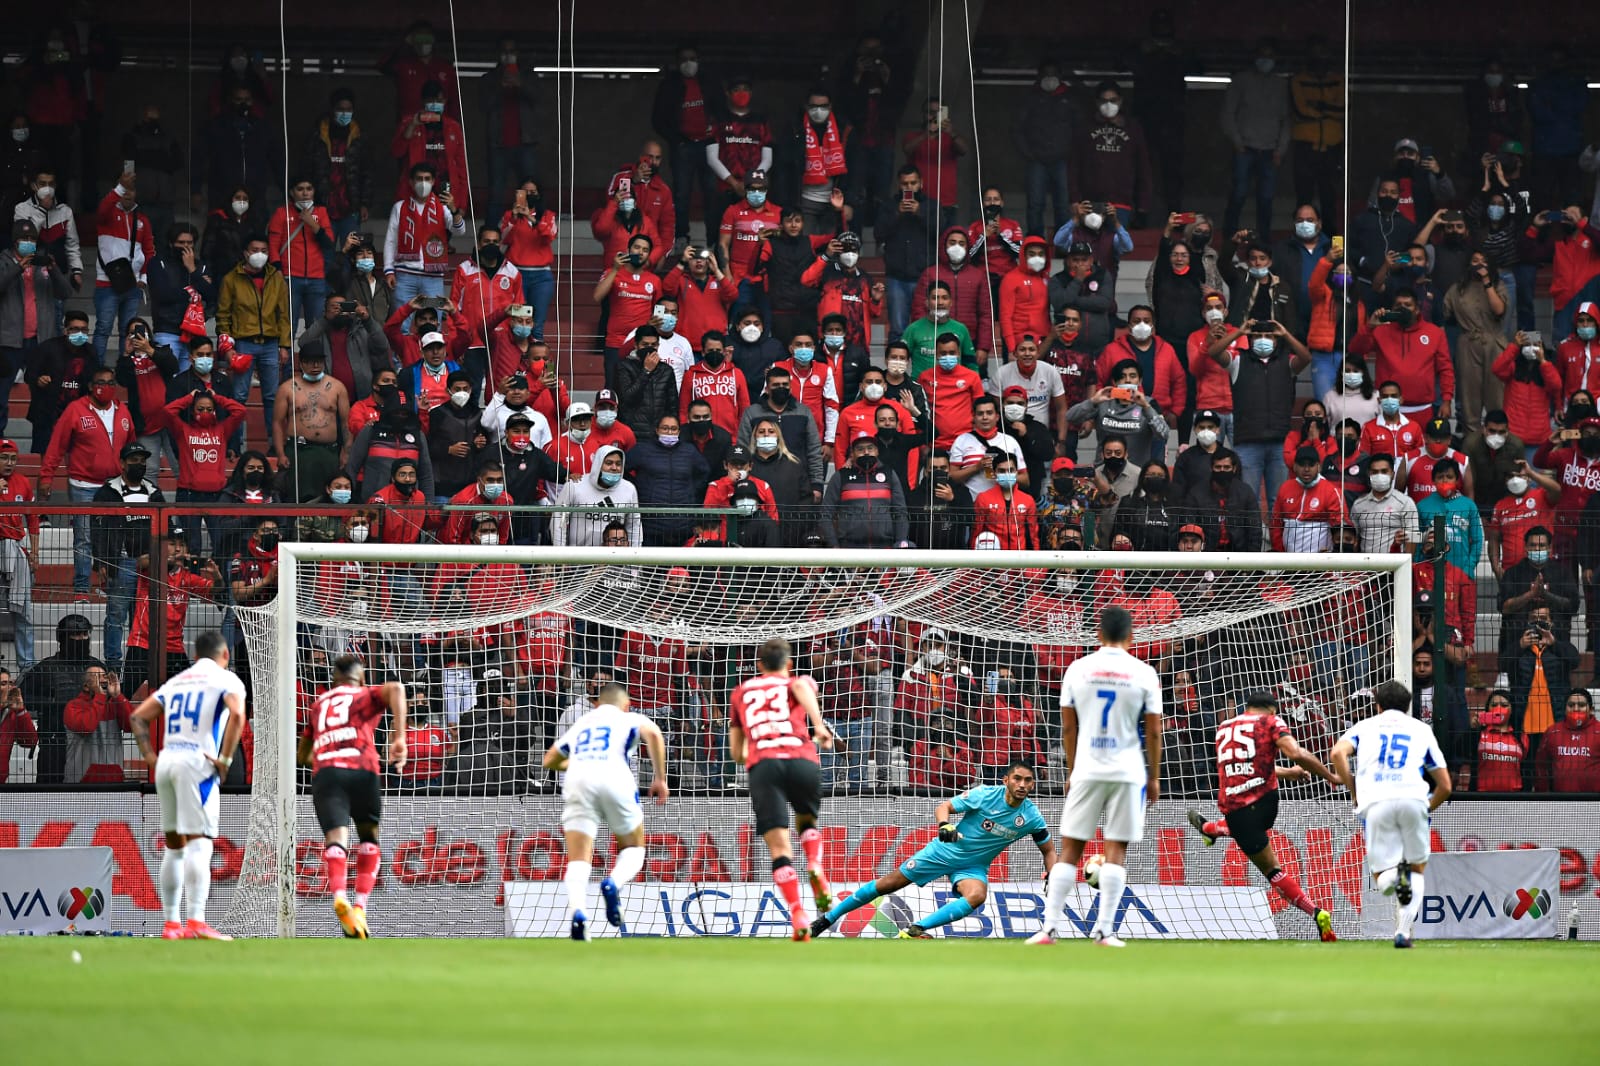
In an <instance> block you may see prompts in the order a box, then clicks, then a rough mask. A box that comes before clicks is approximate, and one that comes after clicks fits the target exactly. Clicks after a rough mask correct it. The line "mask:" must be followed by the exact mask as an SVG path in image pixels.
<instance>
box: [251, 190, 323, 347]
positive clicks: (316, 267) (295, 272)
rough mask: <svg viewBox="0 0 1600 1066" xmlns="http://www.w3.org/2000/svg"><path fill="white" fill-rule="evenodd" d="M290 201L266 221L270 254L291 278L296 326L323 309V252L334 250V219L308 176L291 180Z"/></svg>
mask: <svg viewBox="0 0 1600 1066" xmlns="http://www.w3.org/2000/svg"><path fill="white" fill-rule="evenodd" d="M289 197H290V202H289V203H288V204H285V205H284V206H282V207H280V208H278V209H277V210H276V211H274V212H273V214H272V220H271V221H270V222H269V223H268V224H267V254H268V256H269V258H270V261H271V263H272V265H273V266H274V267H276V268H278V269H279V270H280V271H282V272H283V275H284V277H286V278H288V279H289V325H290V328H291V329H293V328H297V327H298V326H299V324H300V323H301V322H306V323H308V324H309V322H310V321H311V320H312V319H313V318H314V317H315V316H316V315H317V313H318V312H319V311H320V310H321V309H322V306H323V303H324V302H325V301H326V300H327V297H328V280H327V275H326V272H325V270H324V267H323V257H324V255H327V254H331V253H332V252H333V250H334V243H333V220H332V219H331V218H330V217H329V216H328V209H327V208H326V207H323V206H322V205H320V204H318V203H317V202H316V184H315V183H314V182H313V181H312V180H311V179H310V177H308V176H298V177H294V178H291V179H290V181H289Z"/></svg>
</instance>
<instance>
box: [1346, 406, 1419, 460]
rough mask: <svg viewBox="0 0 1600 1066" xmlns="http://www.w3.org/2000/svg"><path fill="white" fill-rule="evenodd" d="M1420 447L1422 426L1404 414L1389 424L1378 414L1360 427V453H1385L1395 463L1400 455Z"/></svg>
mask: <svg viewBox="0 0 1600 1066" xmlns="http://www.w3.org/2000/svg"><path fill="white" fill-rule="evenodd" d="M1420 447H1422V427H1421V426H1420V425H1418V424H1417V423H1415V422H1413V421H1411V419H1409V418H1407V417H1406V416H1405V415H1401V416H1400V424H1399V425H1397V426H1391V425H1389V424H1388V423H1387V422H1385V421H1384V420H1383V415H1381V414H1380V415H1378V417H1377V418H1374V419H1373V420H1372V421H1371V422H1368V423H1366V424H1365V425H1363V426H1362V427H1361V454H1362V455H1387V456H1390V457H1391V458H1393V459H1394V460H1395V461H1396V462H1397V463H1398V461H1399V459H1400V457H1401V456H1402V455H1405V454H1406V453H1407V452H1412V451H1415V450H1416V449H1418V448H1420Z"/></svg>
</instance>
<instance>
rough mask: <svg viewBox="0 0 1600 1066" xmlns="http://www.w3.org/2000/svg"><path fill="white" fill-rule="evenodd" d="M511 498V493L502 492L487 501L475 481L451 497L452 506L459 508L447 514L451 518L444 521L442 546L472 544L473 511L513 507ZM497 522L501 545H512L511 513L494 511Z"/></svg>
mask: <svg viewBox="0 0 1600 1066" xmlns="http://www.w3.org/2000/svg"><path fill="white" fill-rule="evenodd" d="M516 502H517V501H516V500H513V499H512V498H511V493H509V492H502V493H500V495H499V497H498V498H496V499H493V500H490V499H487V498H486V497H485V496H484V495H483V493H482V492H479V491H478V483H477V482H476V481H474V482H473V483H472V484H470V485H468V486H467V487H466V488H464V489H462V490H461V491H460V492H458V493H456V494H455V495H454V496H452V497H450V506H451V507H453V508H457V510H451V511H448V512H446V513H447V514H448V515H449V517H448V518H446V519H445V520H444V531H443V532H442V533H440V534H439V543H440V544H471V543H472V540H471V537H472V513H473V511H472V509H473V508H475V507H483V508H490V507H511V506H514V505H515V504H516ZM490 513H492V514H493V515H494V517H495V521H496V522H497V523H498V524H499V527H500V543H501V544H510V543H511V514H510V512H509V511H493V512H490Z"/></svg>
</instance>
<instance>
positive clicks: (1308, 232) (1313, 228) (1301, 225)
mask: <svg viewBox="0 0 1600 1066" xmlns="http://www.w3.org/2000/svg"><path fill="white" fill-rule="evenodd" d="M1294 235H1295V236H1296V237H1299V238H1300V239H1301V240H1303V241H1309V240H1310V239H1311V238H1313V237H1315V236H1316V235H1317V224H1316V223H1315V222H1311V221H1308V220H1302V221H1300V222H1296V223H1295V224H1294Z"/></svg>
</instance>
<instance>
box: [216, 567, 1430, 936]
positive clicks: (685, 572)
mask: <svg viewBox="0 0 1600 1066" xmlns="http://www.w3.org/2000/svg"><path fill="white" fill-rule="evenodd" d="M1409 585H1410V572H1409V564H1408V562H1407V560H1406V559H1405V558H1404V557H1400V556H1363V555H1221V554H1183V553H1172V554H1151V553H1133V552H1060V553H1019V552H1000V551H988V552H919V551H863V552H849V551H833V550H793V551H790V550H773V551H742V550H739V549H721V548H710V549H649V548H646V549H631V550H630V549H605V548H595V549H573V548H565V549H556V548H514V547H443V546H438V545H432V546H429V545H419V546H414V547H398V546H385V545H351V544H318V545H309V544H297V545H283V546H282V547H281V549H280V562H279V590H280V591H279V597H278V599H277V600H275V601H273V602H272V603H269V604H266V605H265V606H262V607H257V608H240V609H238V616H239V621H240V625H241V628H242V629H243V632H244V634H245V638H246V641H245V654H244V656H243V657H242V660H243V661H242V662H240V663H239V668H240V670H241V672H242V673H244V674H246V675H247V681H248V683H249V685H250V688H251V697H252V698H251V706H252V708H253V716H254V720H253V728H254V738H255V751H254V766H253V782H252V792H251V795H250V797H249V802H248V809H247V810H246V809H244V806H243V805H242V804H241V806H240V807H239V808H238V809H237V810H236V811H235V812H234V813H233V814H232V815H230V814H229V813H228V812H226V811H225V820H226V819H227V818H229V817H235V818H238V819H246V820H247V823H248V824H247V825H242V826H235V827H234V830H233V831H234V832H236V833H241V832H242V833H246V834H247V844H246V850H245V856H244V861H243V867H242V870H241V873H240V878H239V881H238V884H237V886H236V888H235V889H234V892H233V894H232V898H231V901H230V903H229V906H228V908H227V916H226V919H225V924H226V925H227V926H228V927H229V928H230V929H231V931H234V932H239V933H246V934H252V935H288V934H295V933H298V934H300V935H337V934H338V932H339V927H338V923H337V922H336V920H335V919H334V916H333V914H332V911H331V909H330V907H329V900H328V894H327V890H326V885H325V884H324V883H323V876H322V861H321V853H322V834H321V832H320V830H319V828H318V826H317V824H316V819H315V817H314V816H313V812H312V808H311V801H310V777H309V772H308V771H306V770H305V769H302V768H299V767H297V766H296V764H295V742H296V739H297V736H298V734H299V733H300V732H301V731H302V730H303V728H304V727H305V724H306V722H307V719H308V715H309V713H310V708H311V704H312V701H313V700H314V699H315V697H316V696H317V695H319V694H320V693H322V692H323V691H325V690H326V689H327V688H328V687H330V685H331V683H332V678H331V672H330V668H331V663H332V662H333V661H334V660H336V659H337V658H339V657H340V656H341V655H344V654H347V653H355V654H358V655H360V656H361V657H362V659H363V660H364V662H365V664H366V681H367V683H368V684H377V683H380V682H383V681H400V682H402V683H403V684H404V685H405V686H406V690H407V693H408V698H409V702H410V722H409V723H408V728H407V743H408V748H409V757H408V760H407V763H406V765H405V766H404V768H403V769H402V770H400V771H399V772H393V771H392V770H390V769H388V768H386V769H385V772H384V774H383V777H382V789H383V818H382V826H381V843H382V846H383V867H382V873H381V877H380V880H379V884H378V888H377V890H376V891H375V892H374V894H373V897H372V902H371V907H370V911H369V921H370V924H371V925H372V928H373V930H374V933H375V935H401V936H406V935H409V936H421V935H477V936H483V935H507V934H510V935H534V936H543V935H564V933H565V931H566V921H565V902H564V897H563V895H562V884H561V879H562V874H563V870H564V866H565V863H564V857H563V842H562V835H561V795H560V789H561V783H560V780H559V777H558V775H556V774H553V773H550V772H547V771H546V770H544V769H543V767H542V765H541V759H542V757H543V754H544V752H545V750H546V749H547V747H548V746H549V745H550V744H551V742H552V740H553V739H554V738H556V737H558V736H559V735H560V734H561V733H562V732H563V731H564V730H565V728H566V726H567V725H568V724H570V723H571V722H572V721H574V720H576V718H577V717H578V716H579V715H581V714H582V713H584V712H585V711H586V710H588V709H589V708H590V707H591V706H592V704H593V699H594V696H595V693H596V690H597V689H598V687H599V686H600V685H601V684H603V683H604V682H606V681H609V680H617V681H621V682H623V683H624V684H625V685H626V686H627V689H628V693H629V697H630V699H631V701H632V708H633V709H634V710H636V711H639V712H641V713H643V714H646V715H649V716H650V717H651V718H653V719H654V720H655V721H656V722H657V723H658V724H659V725H660V726H661V728H662V730H663V731H664V733H665V735H666V739H667V745H668V781H669V784H670V785H671V788H672V797H671V799H670V801H669V802H668V803H667V804H666V805H665V806H655V805H653V804H651V803H649V802H647V803H646V806H645V825H646V830H647V834H648V835H647V841H648V857H647V862H646V866H645V869H644V872H643V874H642V875H641V876H640V878H639V879H638V880H637V881H636V882H634V883H633V884H632V885H629V886H628V887H627V888H626V890H625V894H624V911H625V914H626V917H627V925H628V932H629V933H630V934H632V935H674V936H694V935H787V933H788V928H789V927H788V919H787V915H786V913H785V911H784V909H783V905H782V903H781V901H780V899H779V898H778V897H777V896H776V895H775V894H774V893H773V891H772V890H771V885H770V881H769V878H768V865H767V857H766V853H765V850H764V848H763V844H762V841H761V839H760V838H759V837H758V836H757V835H756V834H755V832H754V828H753V824H752V816H751V811H750V804H749V799H748V796H747V793H746V775H745V771H744V770H743V768H742V767H737V766H734V765H733V764H732V763H731V762H730V761H729V757H728V747H727V732H728V706H727V702H728V696H729V693H730V692H731V691H732V690H733V688H734V687H735V686H737V685H738V684H739V683H740V682H741V681H743V680H745V679H747V678H749V677H750V676H752V675H753V674H754V673H755V672H756V663H755V653H756V649H757V648H758V647H759V645H760V644H761V643H762V642H763V641H765V640H766V639H768V638H770V637H774V636H781V637H785V638H787V639H788V640H789V641H790V642H791V643H792V645H793V649H794V671H795V672H796V673H804V674H808V675H810V676H811V677H812V678H813V679H814V680H815V682H816V686H817V692H818V698H819V704H820V707H821V710H822V712H823V715H824V717H825V718H826V719H827V721H828V723H829V725H830V727H831V728H832V730H833V731H834V733H835V734H836V736H837V738H838V744H837V747H836V750H835V751H834V752H830V753H824V754H823V756H822V772H823V781H824V797H825V798H824V803H823V808H822V816H821V825H822V827H823V830H824V836H825V852H824V854H825V864H826V866H827V869H828V872H829V875H830V876H831V877H832V879H833V881H834V884H835V886H836V887H837V888H840V889H841V890H848V889H849V888H851V887H853V886H854V885H856V884H858V883H860V882H862V881H865V880H870V879H872V878H874V877H877V876H879V875H882V874H884V873H887V872H888V871H890V870H891V869H893V868H894V867H895V866H897V865H898V864H899V863H901V862H903V861H904V860H905V859H906V858H907V857H909V856H910V855H912V854H913V853H914V852H915V851H916V850H917V849H918V848H919V847H921V846H922V845H923V844H924V843H926V842H927V841H928V840H929V839H930V838H931V837H932V836H933V834H934V831H935V830H934V826H933V812H934V808H935V806H936V805H937V803H938V802H939V801H940V799H943V798H947V797H949V796H951V795H954V794H956V793H958V792H961V791H964V790H966V789H968V788H971V787H973V786H974V785H977V784H986V783H996V782H998V781H999V780H1000V778H1001V776H1002V775H1003V773H1004V771H1005V768H1006V766H1007V764H1008V763H1010V762H1011V761H1012V760H1013V759H1023V760H1026V761H1027V762H1029V763H1031V764H1032V765H1033V766H1035V768H1036V770H1037V778H1038V791H1037V793H1036V795H1035V797H1034V798H1035V801H1036V802H1037V803H1038V805H1039V806H1040V808H1041V810H1042V811H1043V813H1044V815H1045V818H1046V820H1047V821H1049V822H1050V824H1051V825H1052V826H1054V824H1055V823H1056V821H1057V820H1058V818H1059V816H1060V808H1061V802H1062V799H1061V794H1062V791H1063V785H1064V783H1065V781H1064V776H1065V775H1064V772H1063V765H1064V764H1063V759H1062V753H1061V715H1060V710H1059V703H1060V682H1061V677H1062V674H1063V672H1064V671H1065V670H1066V668H1067V667H1068V666H1069V665H1070V664H1071V663H1072V662H1073V661H1074V660H1075V659H1077V658H1078V657H1080V656H1082V655H1083V654H1085V653H1087V652H1089V651H1092V650H1093V649H1094V648H1095V647H1096V646H1097V641H1096V636H1095V629H1096V623H1097V620H1098V618H1099V615H1100V612H1101V611H1102V610H1103V609H1104V608H1105V607H1107V606H1121V607H1125V608H1127V609H1128V610H1129V611H1130V612H1131V614H1132V616H1133V619H1134V627H1135V646H1134V648H1133V651H1134V653H1135V654H1137V655H1138V656H1140V657H1141V658H1143V659H1145V660H1147V661H1148V662H1150V663H1151V664H1152V665H1153V666H1155V668H1156V669H1157V671H1158V673H1159V675H1160V677H1161V682H1162V686H1163V705H1164V721H1163V734H1162V736H1163V748H1164V757H1163V770H1162V798H1161V800H1160V801H1159V802H1158V803H1156V804H1155V806H1154V807H1153V809H1152V811H1151V812H1150V816H1149V818H1148V821H1147V827H1146V832H1145V838H1144V840H1143V841H1142V842H1140V843H1138V844H1135V845H1133V846H1132V848H1130V853H1129V860H1128V869H1129V886H1130V887H1129V889H1128V891H1127V893H1126V894H1125V897H1124V902H1123V907H1124V909H1125V910H1126V915H1125V916H1124V917H1123V929H1124V930H1125V931H1126V932H1127V933H1128V935H1132V936H1181V937H1217V938H1233V937H1260V936H1296V937H1300V936H1314V935H1315V929H1314V928H1313V927H1312V926H1311V924H1310V922H1309V921H1307V920H1305V918H1304V916H1302V915H1300V914H1298V912H1294V911H1292V910H1291V911H1288V912H1285V913H1280V912H1279V909H1278V908H1281V906H1282V904H1281V901H1279V900H1278V899H1277V897H1276V896H1274V895H1271V894H1270V893H1267V892H1265V891H1264V890H1263V885H1262V883H1261V881H1260V879H1259V877H1258V876H1256V875H1254V874H1253V873H1252V871H1251V868H1250V865H1249V863H1248V861H1247V860H1246V859H1245V857H1244V856H1243V855H1241V854H1240V853H1239V851H1238V849H1237V848H1236V847H1233V846H1231V845H1229V843H1228V842H1227V841H1226V840H1223V841H1219V842H1218V845H1217V846H1215V847H1209V848H1208V847H1207V846H1206V844H1205V841H1204V840H1203V839H1202V838H1201V837H1200V836H1199V835H1198V834H1197V833H1195V831H1194V830H1193V829H1191V828H1190V827H1189V824H1188V821H1187V818H1186V812H1187V810H1188V809H1189V808H1195V809H1197V810H1199V811H1201V812H1203V813H1204V815H1205V817H1207V818H1214V817H1216V744H1217V742H1216V727H1217V724H1218V723H1219V722H1222V721H1225V720H1227V719H1228V718H1229V717H1231V716H1232V715H1233V714H1235V713H1237V711H1238V710H1239V708H1240V706H1241V704H1242V701H1243V698H1244V696H1245V694H1246V693H1247V692H1249V691H1251V690H1255V689H1268V690H1271V691H1272V692H1273V693H1275V694H1276V696H1277V698H1278V701H1279V706H1280V714H1281V716H1282V717H1283V718H1284V719H1285V720H1286V721H1287V723H1288V724H1289V727H1290V729H1291V730H1292V731H1293V733H1294V735H1295V736H1296V738H1297V739H1298V740H1299V741H1300V743H1301V744H1302V745H1303V746H1305V747H1306V748H1308V749H1310V750H1311V751H1312V752H1314V753H1315V754H1317V755H1319V756H1322V757H1326V755H1327V753H1328V750H1329V748H1330V747H1331V745H1332V743H1333V741H1334V740H1335V739H1336V738H1337V737H1338V736H1339V735H1340V733H1342V732H1343V730H1344V729H1345V728H1346V727H1347V725H1348V724H1349V719H1350V716H1351V713H1352V711H1351V708H1352V707H1353V706H1358V705H1359V703H1360V700H1361V699H1362V698H1363V692H1364V690H1366V689H1369V688H1370V687H1371V686H1372V685H1373V684H1375V683H1377V682H1379V681H1383V680H1386V679H1389V678H1393V677H1400V678H1402V679H1407V678H1408V673H1409V659H1410V647H1409V637H1410V632H1411V622H1410V595H1409ZM1397 589H1400V590H1404V592H1405V594H1404V595H1400V596H1397V595H1396V590H1397ZM1401 635H1403V636H1404V638H1405V639H1397V638H1398V637H1400V636H1401ZM388 728H389V720H388V718H386V719H385V720H384V722H383V723H382V724H381V725H380V728H379V734H378V740H379V749H380V751H381V750H382V749H383V745H384V742H385V739H386V738H385V731H386V730H387V729H388ZM640 772H641V775H642V777H641V780H642V781H643V782H646V783H647V782H648V781H649V774H650V770H649V767H648V765H646V766H643V767H640ZM1281 796H1282V800H1283V803H1282V814H1281V816H1280V818H1279V823H1278V829H1277V832H1276V833H1275V834H1274V837H1273V840H1274V843H1275V845H1276V846H1277V850H1278V853H1279V858H1280V861H1281V862H1282V864H1283V865H1284V867H1285V868H1286V869H1290V871H1291V872H1293V873H1296V874H1297V875H1298V877H1299V879H1300V881H1301V883H1302V884H1303V885H1305V887H1306V889H1307V891H1308V893H1309V894H1310V895H1311V896H1312V897H1313V899H1315V900H1316V901H1317V902H1318V904H1319V905H1321V906H1325V907H1327V908H1328V909H1329V910H1331V911H1332V912H1333V914H1334V917H1335V922H1336V926H1338V927H1339V928H1340V929H1341V931H1344V930H1349V932H1350V933H1351V935H1356V934H1357V931H1358V930H1359V926H1360V922H1359V908H1360V899H1361V894H1362V893H1361V876H1362V868H1361V855H1362V852H1361V844H1360V836H1359V833H1358V826H1357V825H1356V824H1355V823H1354V821H1353V819H1352V818H1351V817H1350V815H1349V813H1348V812H1349V804H1348V801H1346V800H1342V799H1335V798H1334V797H1333V796H1332V794H1331V792H1330V791H1329V790H1328V788H1327V786H1325V785H1323V784H1321V783H1320V782H1317V783H1302V782H1295V783H1285V784H1284V786H1283V788H1282V793H1281ZM1097 847H1098V845H1097V844H1091V846H1090V851H1091V853H1092V852H1093V851H1094V850H1096V848H1097ZM596 852H597V854H596V859H595V865H596V868H597V869H600V870H603V869H604V868H605V866H606V865H607V864H608V863H609V861H610V859H611V857H612V855H613V847H612V844H611V842H610V840H609V838H608V837H607V835H606V834H605V833H604V832H602V834H601V839H600V840H599V841H598V842H597V849H596ZM1040 873H1041V864H1040V857H1039V854H1038V852H1037V850H1036V849H1035V848H1034V847H1033V846H1032V845H1031V844H1029V843H1028V842H1027V841H1026V840H1023V841H1021V842H1019V843H1018V844H1017V845H1014V846H1013V847H1012V848H1011V850H1010V851H1009V852H1007V853H1006V854H1004V855H1002V857H1001V858H1000V860H999V861H998V862H997V863H996V865H995V867H994V869H993V870H992V871H991V873H990V882H991V886H992V891H991V894H990V899H989V901H988V903H986V904H985V906H984V907H983V908H981V909H980V910H979V912H978V913H976V914H974V915H973V916H972V917H970V918H968V919H966V920H965V921H963V922H961V923H958V924H957V925H955V926H952V927H950V928H949V929H948V930H946V935H974V936H1027V935H1029V934H1031V933H1032V932H1035V931H1037V929H1038V928H1039V924H1040V917H1041V914H1042V909H1041V908H1042V902H1041V889H1040ZM942 891H949V886H948V885H943V886H941V885H930V886H928V887H927V888H926V889H914V890H910V895H909V896H905V897H904V898H902V897H895V898H894V899H886V900H882V901H880V902H879V904H878V905H877V906H876V907H868V908H864V909H863V913H860V914H859V917H858V918H856V919H853V921H854V924H853V925H847V927H846V928H844V929H843V930H842V931H841V932H840V934H839V935H853V936H867V937H871V936H878V935H882V934H883V933H884V932H886V931H887V932H889V933H890V935H892V934H893V928H892V926H893V924H894V922H895V921H896V920H897V918H898V917H899V915H898V912H897V911H896V908H910V909H911V910H915V909H916V907H917V906H918V900H919V898H920V899H925V900H927V901H934V900H936V899H937V895H938V893H939V892H942ZM1078 891H1079V895H1078V896H1076V897H1074V899H1073V900H1072V901H1069V916H1072V917H1073V918H1074V920H1079V919H1082V925H1083V928H1085V929H1086V928H1087V927H1088V923H1089V921H1091V920H1092V917H1091V916H1090V913H1089V912H1090V909H1091V907H1092V906H1094V901H1093V897H1092V894H1091V893H1090V892H1089V891H1088V890H1087V889H1086V888H1083V887H1082V886H1080V888H1079V890H1078ZM917 893H921V896H920V897H919V896H917ZM597 932H598V933H607V932H612V931H611V930H609V929H608V928H605V927H602V928H601V929H600V930H598V931H597ZM830 935H832V934H830Z"/></svg>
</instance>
